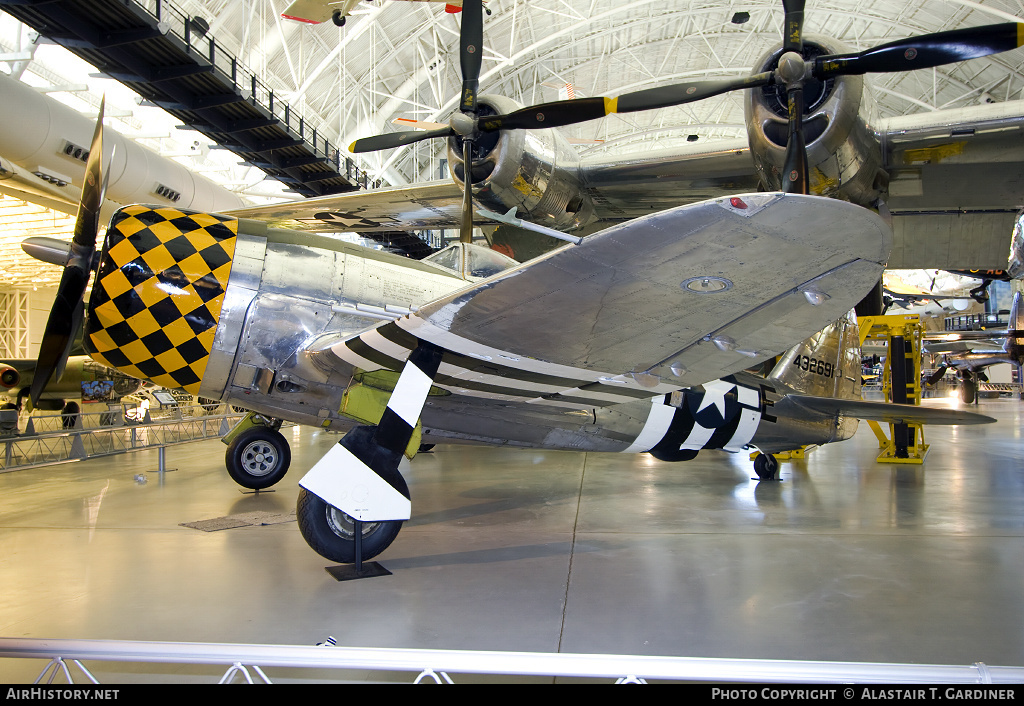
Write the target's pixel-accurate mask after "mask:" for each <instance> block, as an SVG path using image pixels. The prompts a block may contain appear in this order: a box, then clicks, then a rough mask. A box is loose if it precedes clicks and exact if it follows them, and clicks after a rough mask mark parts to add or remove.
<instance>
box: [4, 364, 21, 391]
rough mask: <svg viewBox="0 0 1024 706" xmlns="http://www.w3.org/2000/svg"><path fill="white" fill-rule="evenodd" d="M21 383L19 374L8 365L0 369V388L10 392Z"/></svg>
mask: <svg viewBox="0 0 1024 706" xmlns="http://www.w3.org/2000/svg"><path fill="white" fill-rule="evenodd" d="M19 382H21V373H19V372H18V371H17V370H15V369H14V368H12V367H11V366H9V365H5V366H3V367H0V387H3V388H4V389H6V390H10V389H11V388H13V387H17V386H18V383H19Z"/></svg>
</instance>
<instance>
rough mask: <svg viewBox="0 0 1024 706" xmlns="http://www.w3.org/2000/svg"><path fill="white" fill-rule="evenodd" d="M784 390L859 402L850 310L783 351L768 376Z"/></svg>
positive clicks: (856, 337)
mask: <svg viewBox="0 0 1024 706" xmlns="http://www.w3.org/2000/svg"><path fill="white" fill-rule="evenodd" d="M768 379H769V380H771V381H773V382H775V383H777V384H778V385H779V386H780V387H781V388H783V389H789V390H792V391H794V392H799V393H803V394H805V395H811V396H815V397H831V398H841V399H860V333H859V330H858V328H857V317H856V315H855V314H854V313H853V312H852V311H851V312H850V313H849V314H847V315H846V316H844V317H843V318H842V319H839V320H838V321H836V322H834V323H832V324H830V325H829V326H827V327H825V328H824V329H822V330H821V331H819V332H818V333H816V334H814V335H813V336H811V337H810V338H808V339H807V340H805V341H803V342H802V343H799V344H797V345H796V346H794V347H793V348H790V349H789V350H788V351H786V352H785V353H784V354H783V355H782V357H781V358H780V359H779V362H778V363H777V364H776V365H775V367H774V368H773V369H772V371H771V373H770V374H769V375H768Z"/></svg>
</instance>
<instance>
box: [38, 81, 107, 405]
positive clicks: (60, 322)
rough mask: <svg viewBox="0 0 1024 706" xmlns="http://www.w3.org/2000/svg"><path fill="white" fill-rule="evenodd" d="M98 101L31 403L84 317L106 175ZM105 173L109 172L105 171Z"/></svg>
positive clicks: (60, 365) (60, 366)
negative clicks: (90, 142)
mask: <svg viewBox="0 0 1024 706" xmlns="http://www.w3.org/2000/svg"><path fill="white" fill-rule="evenodd" d="M104 103H105V100H104V101H101V102H100V111H99V116H98V117H97V118H96V129H95V131H94V132H93V136H92V145H91V146H90V147H89V158H88V160H87V161H86V164H85V181H84V183H83V184H82V197H81V200H80V202H79V204H78V216H77V217H76V218H75V232H74V236H73V237H72V239H71V250H70V253H69V257H68V262H67V264H66V265H65V266H64V272H63V273H62V274H61V277H60V284H59V285H58V286H57V298H56V299H55V300H54V302H53V307H52V308H51V309H50V317H49V318H48V319H47V321H46V328H45V329H44V331H43V340H42V343H41V344H40V346H39V359H38V362H37V365H36V374H35V375H34V376H33V378H32V387H31V390H30V395H31V399H32V404H33V405H35V404H37V403H38V402H39V396H40V395H41V394H42V392H43V388H45V387H46V385H47V383H49V382H50V378H51V377H53V376H54V375H56V377H57V378H58V379H60V377H61V375H63V374H64V366H65V365H67V362H68V355H69V354H70V352H71V346H72V344H73V343H74V340H75V337H76V336H77V335H78V331H79V330H80V329H81V327H82V321H83V320H84V318H85V289H86V287H87V286H88V284H89V272H90V271H91V269H92V260H93V253H94V252H95V250H96V236H97V234H98V232H99V222H100V209H101V208H102V207H103V199H104V195H105V193H106V190H107V177H106V175H105V170H104V169H103V107H104ZM106 174H109V172H106Z"/></svg>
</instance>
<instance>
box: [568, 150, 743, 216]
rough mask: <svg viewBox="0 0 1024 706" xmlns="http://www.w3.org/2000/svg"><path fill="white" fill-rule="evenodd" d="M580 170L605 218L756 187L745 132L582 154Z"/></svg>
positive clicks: (672, 206) (634, 213)
mask: <svg viewBox="0 0 1024 706" xmlns="http://www.w3.org/2000/svg"><path fill="white" fill-rule="evenodd" d="M580 173H581V174H580V175H581V178H582V181H583V184H584V185H585V188H586V190H587V192H588V193H589V194H590V196H591V198H592V199H593V201H594V210H595V215H597V217H598V218H599V219H600V220H602V221H607V222H615V221H621V220H625V219H629V218H637V217H639V216H644V215H647V214H649V213H654V212H656V211H663V210H665V209H669V208H674V207H676V206H679V205H682V204H687V203H695V202H698V201H704V200H707V199H713V198H719V197H722V196H728V195H730V194H737V193H744V192H751V191H757V190H758V177H757V173H756V172H755V171H754V161H753V158H752V157H751V156H750V148H749V147H748V145H747V140H746V139H745V138H744V139H742V140H722V141H715V142H710V143H706V144H701V145H700V146H689V145H688V146H686V147H684V148H680V149H674V150H665V151H650V152H641V153H636V154H632V155H625V156H622V157H615V158H606V159H604V160H597V159H590V160H584V161H583V163H582V164H581V166H580Z"/></svg>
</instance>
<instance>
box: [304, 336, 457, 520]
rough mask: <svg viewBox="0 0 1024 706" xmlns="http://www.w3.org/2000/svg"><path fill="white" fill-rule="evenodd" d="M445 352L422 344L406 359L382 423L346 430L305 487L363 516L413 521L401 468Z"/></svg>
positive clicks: (343, 508)
mask: <svg viewBox="0 0 1024 706" xmlns="http://www.w3.org/2000/svg"><path fill="white" fill-rule="evenodd" d="M442 353H443V351H441V349H440V348H438V347H437V346H434V345H433V344H431V343H428V342H425V341H424V342H421V343H420V344H419V345H418V346H417V347H416V349H415V350H414V351H413V352H412V354H411V355H410V356H409V360H408V361H406V363H405V367H404V368H403V370H402V374H401V376H399V378H398V383H397V384H396V385H395V389H394V391H393V392H392V393H391V397H390V398H389V399H388V404H387V408H386V409H385V410H384V414H383V415H382V416H381V420H380V422H379V423H378V424H377V425H376V426H360V427H356V428H355V429H352V430H351V431H349V432H348V433H347V434H345V436H344V437H343V438H342V439H341V441H339V442H338V443H337V445H335V446H334V447H333V448H332V449H331V450H330V451H329V452H327V454H326V455H325V456H324V457H323V458H322V459H320V461H319V462H318V463H317V464H316V465H315V466H313V468H312V469H310V471H309V473H307V474H306V475H305V476H304V477H303V478H302V480H300V481H299V485H300V486H302V487H303V488H305V489H306V490H308V491H309V492H311V493H313V494H314V495H316V496H318V497H319V498H320V499H322V500H323V501H324V502H326V503H327V504H329V505H333V506H334V507H336V508H338V509H339V510H341V511H343V512H345V513H346V514H348V515H350V516H351V517H353V518H355V519H357V520H361V521H364V522H369V521H384V520H407V519H409V517H410V516H411V511H412V504H411V502H410V497H409V486H408V485H407V484H406V482H405V479H404V478H403V477H402V474H401V472H400V471H399V466H400V465H401V464H402V461H403V454H404V452H405V448H406V447H407V446H408V445H409V441H410V440H411V439H412V434H413V431H414V430H415V428H416V423H417V421H418V420H419V416H420V412H422V411H423V404H424V403H425V402H426V400H427V394H428V393H429V392H430V386H431V383H432V379H433V376H434V375H436V374H437V369H438V366H439V365H440V363H441V356H442Z"/></svg>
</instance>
